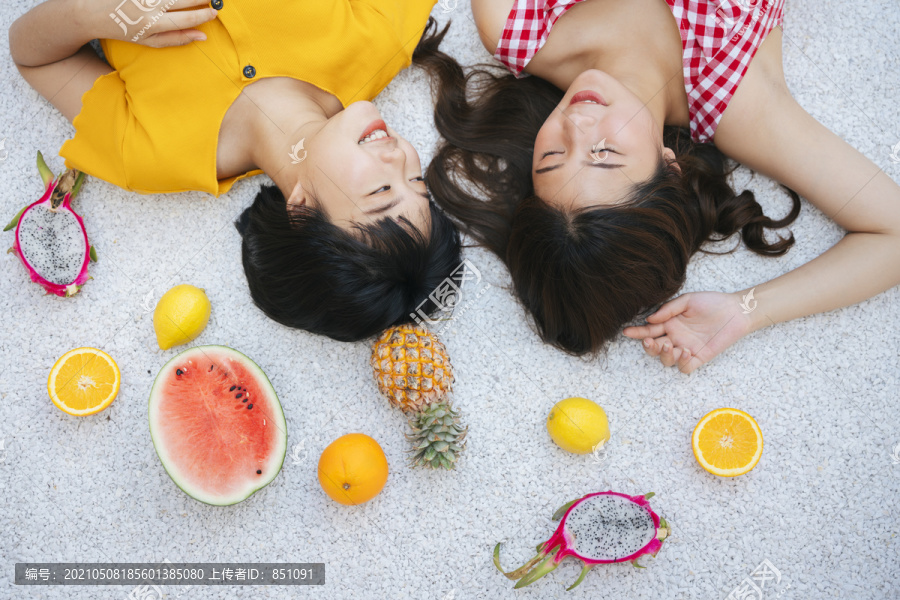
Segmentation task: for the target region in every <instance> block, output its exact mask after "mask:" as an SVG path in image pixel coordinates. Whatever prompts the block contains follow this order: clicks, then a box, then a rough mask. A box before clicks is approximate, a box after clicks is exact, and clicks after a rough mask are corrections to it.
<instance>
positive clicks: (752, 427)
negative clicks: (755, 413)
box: [691, 408, 763, 477]
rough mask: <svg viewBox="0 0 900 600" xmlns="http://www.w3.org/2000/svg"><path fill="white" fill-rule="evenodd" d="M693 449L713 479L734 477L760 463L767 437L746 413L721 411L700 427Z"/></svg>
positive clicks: (695, 434) (693, 441) (695, 456)
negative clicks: (716, 477)
mask: <svg viewBox="0 0 900 600" xmlns="http://www.w3.org/2000/svg"><path fill="white" fill-rule="evenodd" d="M691 445H692V446H693V447H694V458H696V459H697V462H698V463H700V466H701V467H703V468H704V469H706V470H707V471H709V472H710V473H712V474H713V475H719V476H721V477H734V476H736V475H743V474H744V473H747V472H748V471H750V470H751V469H753V467H755V466H756V463H758V462H759V458H760V457H761V456H762V451H763V437H762V431H760V429H759V425H758V424H757V422H756V421H755V420H754V419H753V417H751V416H750V415H748V414H747V413H745V412H744V411H742V410H738V409H736V408H718V409H716V410H714V411H712V412H710V413H707V414H706V415H705V416H704V417H703V418H702V419H700V422H699V423H697V427H695V428H694V434H693V435H692V436H691Z"/></svg>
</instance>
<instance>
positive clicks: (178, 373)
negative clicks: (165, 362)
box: [175, 369, 184, 375]
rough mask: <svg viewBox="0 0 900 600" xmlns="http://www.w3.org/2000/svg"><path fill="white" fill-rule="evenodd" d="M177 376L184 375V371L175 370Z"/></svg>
mask: <svg viewBox="0 0 900 600" xmlns="http://www.w3.org/2000/svg"><path fill="white" fill-rule="evenodd" d="M175 374H176V375H184V371H182V370H181V369H175Z"/></svg>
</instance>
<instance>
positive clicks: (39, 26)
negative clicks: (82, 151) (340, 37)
mask: <svg viewBox="0 0 900 600" xmlns="http://www.w3.org/2000/svg"><path fill="white" fill-rule="evenodd" d="M146 4H150V2H147V3H146ZM159 4H160V9H159V10H158V11H155V12H147V13H142V14H140V15H138V14H135V15H132V17H131V19H130V20H135V21H138V17H140V20H139V21H138V22H137V23H136V24H134V25H130V26H129V27H130V29H129V30H128V32H127V34H125V35H123V32H122V30H121V28H120V27H119V25H118V24H117V23H116V21H115V20H113V18H112V17H110V14H113V13H115V10H116V8H117V6H118V5H119V3H118V2H117V1H116V0H47V1H46V2H43V3H42V4H39V5H38V6H36V7H34V8H33V9H31V10H30V11H28V12H27V13H25V14H24V15H22V16H21V17H19V18H18V19H17V20H16V21H15V22H14V23H13V24H12V27H10V29H9V52H10V54H11V55H12V59H13V61H14V62H15V63H16V67H18V69H19V72H20V73H21V74H22V76H23V77H24V78H25V80H26V81H27V82H28V83H29V84H30V85H31V87H33V88H34V89H35V90H37V91H38V93H40V94H41V95H42V96H43V97H44V98H46V99H47V100H49V101H50V103H51V104H53V106H55V107H56V108H57V109H58V110H59V111H60V112H61V113H62V114H63V115H65V117H66V118H67V119H69V120H70V121H71V120H73V119H74V118H75V116H76V115H77V114H78V113H79V112H80V111H81V96H82V95H83V94H84V93H85V92H86V91H88V90H89V89H90V88H91V86H93V84H94V81H95V80H96V79H97V78H98V77H100V76H101V75H105V74H106V73H109V72H110V71H112V69H111V68H110V67H109V65H107V64H106V63H104V62H103V61H102V60H100V57H98V56H97V54H96V53H95V52H94V51H93V50H91V49H90V48H86V47H84V46H85V44H87V43H88V42H90V41H91V40H93V39H98V38H106V39H114V38H124V39H131V38H129V37H127V36H129V35H130V36H133V35H136V34H137V32H138V31H140V30H141V29H142V28H143V27H144V25H145V24H147V23H150V19H152V18H153V16H154V15H157V14H160V13H165V15H164V17H163V18H160V19H159V20H158V21H156V22H154V23H153V25H152V26H151V28H150V29H147V30H146V31H145V33H144V34H142V35H141V37H140V38H139V40H138V41H137V43H141V44H144V45H148V46H153V47H163V46H178V45H183V44H187V43H190V42H192V41H201V40H204V39H206V36H205V35H204V34H203V33H202V32H200V31H197V30H196V29H192V28H193V27H196V26H197V25H200V24H201V23H205V22H207V21H210V20H212V19H213V18H215V15H216V11H215V10H214V9H212V8H208V1H207V0H175V2H174V4H173V5H172V6H171V7H170V8H168V9H165V8H163V7H162V5H161V2H160V3H159ZM129 6H130V4H129ZM201 6H202V7H205V8H199V9H198V8H197V7H201ZM185 8H186V9H192V8H193V9H195V10H180V11H179V12H172V11H173V10H176V9H185ZM139 12H140V11H139Z"/></svg>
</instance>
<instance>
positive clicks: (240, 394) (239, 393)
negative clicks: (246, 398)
mask: <svg viewBox="0 0 900 600" xmlns="http://www.w3.org/2000/svg"><path fill="white" fill-rule="evenodd" d="M243 395H244V394H243V393H242V392H238V393H237V395H235V398H240V397H241V396H243Z"/></svg>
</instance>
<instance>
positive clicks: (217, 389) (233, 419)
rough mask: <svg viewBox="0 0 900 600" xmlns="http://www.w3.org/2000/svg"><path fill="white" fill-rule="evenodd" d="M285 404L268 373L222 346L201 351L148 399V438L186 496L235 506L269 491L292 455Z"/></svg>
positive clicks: (161, 378) (168, 373)
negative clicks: (265, 489) (286, 456)
mask: <svg viewBox="0 0 900 600" xmlns="http://www.w3.org/2000/svg"><path fill="white" fill-rule="evenodd" d="M286 431H287V428H286V423H285V420H284V413H283V412H282V410H281V403H280V402H279V401H278V396H277V395H276V394H275V390H274V388H273V387H272V384H271V383H270V382H269V380H268V378H267V377H266V375H265V373H263V371H262V370H261V369H260V368H259V367H258V366H257V365H256V363H254V362H253V361H252V360H250V359H249V358H247V357H246V356H244V355H243V354H241V353H240V352H237V351H236V350H233V349H231V348H227V347H225V346H197V347H194V348H191V349H189V350H186V351H185V352H182V353H181V354H179V355H178V356H176V357H175V358H173V359H172V360H170V361H169V362H168V363H166V365H165V366H164V367H163V368H162V370H161V371H160V372H159V374H158V375H157V377H156V381H155V382H154V383H153V389H152V391H151V392H150V435H151V437H152V438H153V445H154V446H155V447H156V452H157V454H158V455H159V458H160V460H161V461H162V464H163V467H165V469H166V472H168V474H169V476H170V477H172V479H173V481H175V483H176V484H177V485H178V486H179V487H180V488H181V489H182V490H184V491H185V492H186V493H187V494H188V495H190V496H192V497H193V498H196V499H197V500H200V501H201V502H206V503H208V504H215V505H228V504H235V503H237V502H240V501H241V500H244V499H246V498H247V497H249V496H250V495H252V494H253V493H254V492H256V491H257V490H259V489H261V488H263V487H265V486H266V485H268V484H269V483H270V482H271V481H272V480H273V479H274V478H275V476H276V475H277V474H278V472H279V471H280V470H281V465H282V463H283V462H284V456H285V451H286V449H287V434H286Z"/></svg>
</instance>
